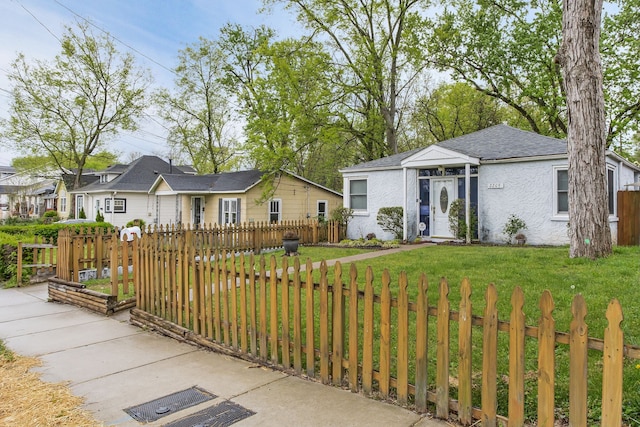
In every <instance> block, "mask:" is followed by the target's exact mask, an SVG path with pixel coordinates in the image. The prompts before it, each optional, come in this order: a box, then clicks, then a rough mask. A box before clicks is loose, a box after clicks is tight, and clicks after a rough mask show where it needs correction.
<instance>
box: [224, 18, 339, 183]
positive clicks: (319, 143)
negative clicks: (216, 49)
mask: <svg viewBox="0 0 640 427" xmlns="http://www.w3.org/2000/svg"><path fill="white" fill-rule="evenodd" d="M220 43H221V46H222V48H223V50H224V51H225V53H226V55H227V66H226V71H227V78H226V79H225V84H226V85H227V87H228V88H229V89H230V90H231V91H232V92H233V93H235V94H236V96H237V98H238V99H239V101H240V102H239V104H240V112H241V113H242V115H243V117H244V119H245V121H246V126H245V134H246V138H247V139H246V143H245V145H244V148H245V150H246V151H247V152H248V154H249V156H250V158H251V159H253V161H255V162H256V164H257V165H258V167H259V168H260V169H262V170H264V171H267V172H270V173H269V174H267V175H265V176H266V177H269V178H274V177H275V176H277V174H278V171H279V170H280V169H287V170H290V171H292V172H295V173H297V174H300V175H302V176H305V177H306V176H307V172H306V169H307V167H309V166H312V165H313V163H314V162H315V163H319V162H322V158H318V157H315V156H314V154H315V153H317V152H318V151H321V150H322V147H324V146H327V145H330V146H332V147H335V146H334V144H335V141H336V140H338V139H339V135H338V132H337V130H336V127H335V126H334V124H333V123H334V122H335V115H334V113H333V112H332V110H331V105H332V102H333V100H334V98H335V94H334V93H333V92H332V90H331V89H332V85H331V81H330V77H331V76H330V75H329V74H328V73H327V72H326V70H327V65H328V64H329V62H330V57H329V55H327V54H326V53H325V52H324V50H323V48H322V46H321V45H319V44H317V43H314V42H311V41H308V40H295V39H286V40H281V41H273V32H272V31H271V30H270V29H268V28H266V27H260V28H257V29H255V30H245V29H243V28H242V27H240V26H238V25H227V26H226V27H224V28H223V29H222V36H221V39H220ZM334 167H335V166H334ZM265 184H268V183H265ZM271 184H273V185H275V184H276V182H275V181H273V180H271ZM265 188H266V189H267V191H266V192H267V193H268V192H269V191H268V190H269V185H265Z"/></svg>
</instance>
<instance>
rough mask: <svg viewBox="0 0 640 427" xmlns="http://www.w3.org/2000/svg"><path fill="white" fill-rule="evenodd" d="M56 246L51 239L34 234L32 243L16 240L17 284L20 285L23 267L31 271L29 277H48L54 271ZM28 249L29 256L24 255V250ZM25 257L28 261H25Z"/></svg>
mask: <svg viewBox="0 0 640 427" xmlns="http://www.w3.org/2000/svg"><path fill="white" fill-rule="evenodd" d="M57 249H58V247H57V246H56V245H55V244H54V243H53V239H49V240H48V241H47V240H46V239H45V238H43V237H38V236H36V237H35V239H34V242H33V243H23V242H18V249H17V265H16V281H17V286H18V287H20V286H21V285H22V280H23V272H24V270H25V269H27V270H29V271H30V272H31V274H30V276H31V279H33V278H34V277H38V276H39V275H40V276H42V277H48V276H51V275H53V274H55V272H56V262H57ZM25 250H26V251H28V252H30V253H29V256H25V252H24V251H25ZM25 259H29V260H30V261H28V262H25Z"/></svg>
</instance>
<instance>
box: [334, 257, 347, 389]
mask: <svg viewBox="0 0 640 427" xmlns="http://www.w3.org/2000/svg"><path fill="white" fill-rule="evenodd" d="M333 277H334V280H333V319H332V325H333V328H332V335H333V352H332V355H331V356H332V360H331V363H332V366H333V372H332V377H333V384H334V385H337V386H339V385H341V384H342V377H343V375H344V370H343V369H342V358H343V354H344V296H343V295H342V289H343V284H342V264H341V263H340V261H338V262H336V264H335V266H334V267H333Z"/></svg>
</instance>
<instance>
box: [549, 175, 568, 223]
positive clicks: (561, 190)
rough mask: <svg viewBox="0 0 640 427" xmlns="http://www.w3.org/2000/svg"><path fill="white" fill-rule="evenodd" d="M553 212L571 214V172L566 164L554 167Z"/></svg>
mask: <svg viewBox="0 0 640 427" xmlns="http://www.w3.org/2000/svg"><path fill="white" fill-rule="evenodd" d="M553 192H554V197H553V214H554V215H562V216H568V215H569V174H568V171H567V168H566V166H563V167H554V168H553Z"/></svg>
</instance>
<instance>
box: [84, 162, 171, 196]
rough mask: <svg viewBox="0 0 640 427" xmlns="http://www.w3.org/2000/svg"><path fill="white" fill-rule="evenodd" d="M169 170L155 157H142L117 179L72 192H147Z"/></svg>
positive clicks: (166, 164) (167, 165)
mask: <svg viewBox="0 0 640 427" xmlns="http://www.w3.org/2000/svg"><path fill="white" fill-rule="evenodd" d="M170 170H171V167H170V166H169V163H167V162H165V161H164V160H162V159H161V158H160V157H157V156H142V157H140V158H139V159H137V160H135V161H134V162H132V163H131V164H130V165H129V166H128V167H127V168H126V170H125V171H124V172H123V173H122V174H121V175H120V176H118V177H117V178H115V179H113V180H111V181H109V182H104V183H100V182H94V183H92V184H89V185H86V186H84V187H81V188H78V189H76V190H74V192H83V193H89V192H101V191H132V192H141V191H143V192H147V191H149V188H151V185H153V183H154V182H155V181H156V179H157V178H158V176H159V175H160V174H167V173H169V172H170ZM172 172H173V173H176V174H181V173H182V171H180V170H176V168H173V170H172Z"/></svg>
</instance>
